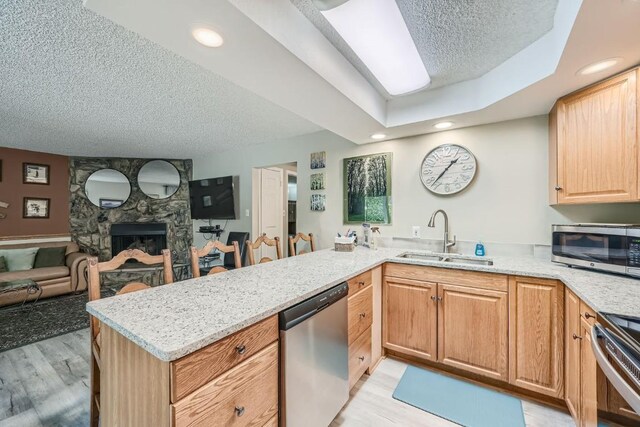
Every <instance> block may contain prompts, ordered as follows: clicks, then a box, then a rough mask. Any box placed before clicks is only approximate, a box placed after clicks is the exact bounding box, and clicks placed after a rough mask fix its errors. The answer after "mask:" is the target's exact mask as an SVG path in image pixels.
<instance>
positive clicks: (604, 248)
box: [551, 224, 640, 277]
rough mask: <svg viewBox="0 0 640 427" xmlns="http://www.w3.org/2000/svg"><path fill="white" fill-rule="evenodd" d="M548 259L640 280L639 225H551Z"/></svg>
mask: <svg viewBox="0 0 640 427" xmlns="http://www.w3.org/2000/svg"><path fill="white" fill-rule="evenodd" d="M551 253H552V255H551V260H552V261H555V262H560V263H563V264H567V265H570V266H575V267H584V268H589V269H593V270H601V271H607V272H611V273H618V274H625V275H628V276H634V277H640V225H630V224H574V225H554V226H553V236H552V248H551Z"/></svg>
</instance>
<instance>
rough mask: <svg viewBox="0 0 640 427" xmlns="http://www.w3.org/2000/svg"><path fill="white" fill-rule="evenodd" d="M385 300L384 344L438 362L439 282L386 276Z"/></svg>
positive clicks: (395, 349)
mask: <svg viewBox="0 0 640 427" xmlns="http://www.w3.org/2000/svg"><path fill="white" fill-rule="evenodd" d="M383 301H384V302H383V310H384V314H383V319H384V320H383V325H384V326H383V339H382V342H383V346H384V347H385V348H388V349H390V350H394V351H398V352H401V353H404V354H408V355H410V356H415V357H419V358H421V359H425V360H432V361H435V360H436V350H437V341H436V334H437V320H438V317H437V285H436V284H435V283H429V282H421V281H417V280H411V279H401V278H396V277H385V280H384V289H383Z"/></svg>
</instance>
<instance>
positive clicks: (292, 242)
mask: <svg viewBox="0 0 640 427" xmlns="http://www.w3.org/2000/svg"><path fill="white" fill-rule="evenodd" d="M300 240H302V241H305V242H308V243H309V247H310V248H311V252H315V250H316V245H315V243H314V241H313V233H309V234H304V233H298V234H296V235H295V236H294V237H289V256H295V255H302V254H305V253H307V251H305V250H301V251H300V252H296V243H298V241H300Z"/></svg>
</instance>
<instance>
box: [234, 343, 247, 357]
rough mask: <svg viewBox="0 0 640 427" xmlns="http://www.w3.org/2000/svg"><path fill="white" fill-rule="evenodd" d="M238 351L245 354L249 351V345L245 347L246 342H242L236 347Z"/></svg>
mask: <svg viewBox="0 0 640 427" xmlns="http://www.w3.org/2000/svg"><path fill="white" fill-rule="evenodd" d="M236 352H237V353H238V354H240V355H242V354H245V353H246V352H247V347H245V346H244V344H240V345H239V346H237V347H236Z"/></svg>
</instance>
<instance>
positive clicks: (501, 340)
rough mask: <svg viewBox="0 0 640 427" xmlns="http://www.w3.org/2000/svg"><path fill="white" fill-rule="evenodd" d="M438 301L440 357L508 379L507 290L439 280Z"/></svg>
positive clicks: (486, 374)
mask: <svg viewBox="0 0 640 427" xmlns="http://www.w3.org/2000/svg"><path fill="white" fill-rule="evenodd" d="M438 302H439V307H438V361H439V362H440V363H443V364H445V365H449V366H453V367H455V368H458V369H464V370H465V371H469V372H473V373H476V374H479V375H483V376H486V377H490V378H494V379H497V380H503V381H507V380H508V374H509V372H508V369H509V365H508V353H509V342H508V338H509V336H508V326H509V325H508V301H507V293H506V292H501V291H494V290H488V289H479V288H471V287H467V286H456V285H449V284H438Z"/></svg>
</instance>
